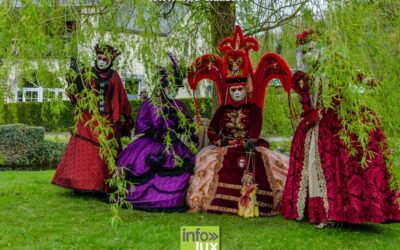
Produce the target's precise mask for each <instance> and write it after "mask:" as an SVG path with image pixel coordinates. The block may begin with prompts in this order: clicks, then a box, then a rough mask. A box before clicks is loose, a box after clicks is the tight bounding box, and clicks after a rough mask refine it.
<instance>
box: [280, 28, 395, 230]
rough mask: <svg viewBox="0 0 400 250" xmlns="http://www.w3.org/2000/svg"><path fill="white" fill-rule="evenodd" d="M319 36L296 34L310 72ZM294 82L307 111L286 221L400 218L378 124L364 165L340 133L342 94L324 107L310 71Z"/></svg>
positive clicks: (295, 147) (294, 157)
mask: <svg viewBox="0 0 400 250" xmlns="http://www.w3.org/2000/svg"><path fill="white" fill-rule="evenodd" d="M316 40H318V34H317V33H316V32H315V31H312V30H310V31H305V32H304V33H301V34H299V35H298V36H297V45H298V64H299V68H302V69H306V70H307V71H311V70H313V64H308V62H310V61H311V62H314V61H316V62H317V63H318V58H319V57H320V55H319V54H320V53H321V52H319V50H318V49H316V46H315V45H316V42H315V41H316ZM310 58H314V59H311V60H310ZM314 65H315V64H314ZM291 84H292V89H293V90H294V91H295V92H296V93H297V94H299V96H300V102H301V104H302V109H303V112H302V114H301V121H300V123H299V124H298V126H297V129H296V132H295V134H294V137H293V141H292V148H291V154H290V167H289V173H288V177H287V181H286V186H285V191H284V195H283V202H282V207H281V212H282V214H283V215H284V216H285V217H286V218H288V219H297V220H301V219H303V218H308V219H309V221H310V222H311V223H315V224H318V226H317V227H319V228H323V227H325V226H327V225H332V224H333V223H332V222H340V223H341V222H344V223H352V224H358V223H364V222H374V223H384V222H388V221H396V220H400V206H399V204H398V202H397V201H396V199H397V198H398V192H392V191H391V190H390V187H389V178H390V175H389V172H388V169H387V166H386V164H385V157H384V151H388V148H387V144H386V138H385V135H384V134H383V131H382V129H381V128H380V127H379V124H375V125H376V126H375V129H374V130H372V131H371V132H370V133H369V137H370V142H369V144H368V149H369V150H371V151H373V152H374V156H373V157H368V159H367V165H366V166H365V167H364V168H363V167H362V166H361V165H360V163H359V162H360V160H361V155H362V152H361V151H360V150H358V153H357V154H356V155H355V156H351V155H350V154H349V152H348V150H347V149H346V147H347V145H346V144H345V143H344V142H343V141H342V140H341V138H340V136H339V131H340V130H341V129H343V126H342V124H341V121H340V119H339V118H338V114H337V112H336V111H335V110H337V109H339V108H340V107H339V106H340V102H341V101H343V100H340V99H341V97H340V96H339V95H337V96H335V97H334V98H333V99H332V104H333V105H332V107H331V108H328V109H325V108H323V107H322V103H321V102H320V99H321V98H320V95H321V86H312V85H313V84H314V85H318V84H319V82H317V81H316V80H315V79H314V80H313V79H312V78H311V77H309V75H308V74H307V73H305V72H303V71H298V72H296V73H295V74H294V76H293V79H292V83H291ZM313 87H314V89H315V93H313V94H312V93H311V92H312V91H311V89H312V88H313ZM377 123H378V122H377ZM354 139H355V141H356V138H354Z"/></svg>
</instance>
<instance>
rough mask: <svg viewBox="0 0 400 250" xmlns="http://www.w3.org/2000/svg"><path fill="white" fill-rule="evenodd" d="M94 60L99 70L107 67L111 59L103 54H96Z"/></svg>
mask: <svg viewBox="0 0 400 250" xmlns="http://www.w3.org/2000/svg"><path fill="white" fill-rule="evenodd" d="M96 61H97V67H99V69H100V70H104V69H106V68H108V66H110V64H111V59H110V58H109V57H107V56H105V55H103V54H98V55H97V60H96Z"/></svg>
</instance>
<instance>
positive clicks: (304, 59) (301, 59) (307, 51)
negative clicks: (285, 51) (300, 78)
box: [296, 41, 320, 72]
mask: <svg viewBox="0 0 400 250" xmlns="http://www.w3.org/2000/svg"><path fill="white" fill-rule="evenodd" d="M319 58H320V51H319V50H318V49H317V48H316V43H315V42H314V41H311V42H309V43H306V44H304V45H301V46H300V47H298V48H297V50H296V65H297V68H299V69H301V70H302V71H305V72H307V70H309V69H310V66H311V65H315V64H316V63H317V62H318V60H319Z"/></svg>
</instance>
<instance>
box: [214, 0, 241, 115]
mask: <svg viewBox="0 0 400 250" xmlns="http://www.w3.org/2000/svg"><path fill="white" fill-rule="evenodd" d="M210 9H211V38H212V40H211V42H212V48H213V50H215V52H217V53H219V52H218V45H219V43H220V42H221V41H222V39H224V38H225V37H228V36H231V35H232V33H233V30H234V27H235V18H236V8H235V2H224V1H223V2H219V1H212V2H211V3H210ZM224 94H225V93H224ZM212 100H213V101H212V114H214V113H215V111H216V110H217V108H218V106H219V103H218V92H217V88H216V87H215V85H214V86H213V96H212Z"/></svg>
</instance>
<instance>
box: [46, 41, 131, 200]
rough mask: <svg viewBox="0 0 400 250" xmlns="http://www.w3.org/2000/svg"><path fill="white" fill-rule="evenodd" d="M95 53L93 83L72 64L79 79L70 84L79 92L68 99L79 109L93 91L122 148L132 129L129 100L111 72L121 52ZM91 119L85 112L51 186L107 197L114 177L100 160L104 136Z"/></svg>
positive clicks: (107, 49) (107, 48)
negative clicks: (84, 95)
mask: <svg viewBox="0 0 400 250" xmlns="http://www.w3.org/2000/svg"><path fill="white" fill-rule="evenodd" d="M95 51H96V55H97V58H96V60H95V66H94V67H92V69H91V70H92V73H93V74H94V77H92V78H91V79H90V81H85V80H84V76H83V75H84V72H83V70H82V69H78V68H77V64H75V63H74V62H71V68H74V70H75V71H77V72H78V75H77V77H76V78H75V79H74V80H73V82H70V84H76V88H75V90H74V92H73V93H70V94H69V97H70V99H71V102H72V103H73V105H76V104H77V102H79V98H80V94H81V93H82V90H84V89H87V88H90V89H93V90H94V91H93V92H94V93H95V95H97V97H98V103H96V104H95V106H96V108H97V109H98V111H99V113H100V114H101V115H102V116H104V117H106V118H107V119H108V121H109V123H110V124H111V126H113V131H114V135H111V136H113V137H115V139H116V140H117V142H118V144H119V145H120V137H121V136H130V130H131V126H132V122H131V117H130V116H131V106H130V104H129V101H128V97H127V95H126V93H125V90H124V87H123V85H122V80H121V78H120V76H119V74H118V72H117V71H115V70H113V69H112V66H113V62H114V60H115V58H116V57H117V56H118V55H119V54H120V52H119V51H117V50H115V49H114V48H113V47H111V46H109V45H106V46H104V47H100V46H99V45H96V47H95ZM91 118H92V113H91V112H89V111H84V112H83V114H82V119H79V120H78V121H77V123H76V125H75V126H76V132H74V133H73V134H72V136H71V139H70V141H69V143H68V146H67V148H66V150H65V153H64V155H63V157H62V159H61V162H60V164H59V165H58V167H57V171H56V173H55V175H54V177H53V180H52V183H53V184H56V185H59V186H62V187H66V188H71V189H73V190H75V191H95V192H100V193H105V192H108V191H109V187H108V185H107V184H106V180H107V179H109V178H110V177H111V174H112V173H110V170H109V169H108V167H107V164H106V163H105V162H104V161H103V159H101V157H100V144H99V140H98V138H99V136H102V135H100V134H98V133H96V132H95V128H93V127H90V126H89V125H87V122H88V121H89V120H91ZM106 137H110V135H107V136H106ZM117 150H120V148H117Z"/></svg>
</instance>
